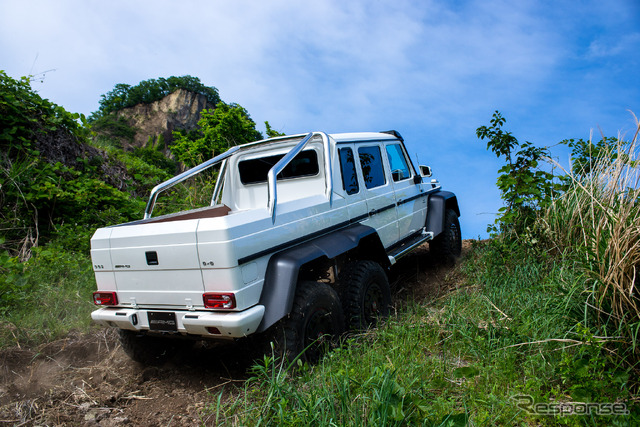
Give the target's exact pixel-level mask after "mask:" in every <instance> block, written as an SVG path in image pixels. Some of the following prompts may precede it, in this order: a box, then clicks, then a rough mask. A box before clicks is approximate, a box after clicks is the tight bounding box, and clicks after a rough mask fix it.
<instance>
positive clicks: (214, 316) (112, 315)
mask: <svg viewBox="0 0 640 427" xmlns="http://www.w3.org/2000/svg"><path fill="white" fill-rule="evenodd" d="M150 311H172V312H174V313H175V314H176V326H177V332H179V333H183V334H191V335H200V336H203V337H208V338H216V337H217V338H223V337H226V338H240V337H245V336H247V335H250V334H252V333H254V332H255V331H256V329H258V325H259V324H260V322H261V321H262V316H264V306H263V305H256V306H253V307H251V308H249V309H247V310H244V311H238V312H234V311H232V312H226V313H222V312H212V311H180V310H146V309H133V308H111V307H103V308H100V309H98V310H96V311H94V312H93V313H91V318H92V319H93V320H94V321H95V322H96V323H98V324H100V325H103V326H113V327H116V328H120V329H128V330H131V331H148V330H149V317H148V315H147V313H148V312H150ZM208 327H210V328H217V329H218V330H219V331H220V333H219V334H217V333H210V332H209V331H208V330H207V328H208Z"/></svg>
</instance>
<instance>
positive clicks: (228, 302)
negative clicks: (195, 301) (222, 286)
mask: <svg viewBox="0 0 640 427" xmlns="http://www.w3.org/2000/svg"><path fill="white" fill-rule="evenodd" d="M202 300H203V301H204V307H205V308H216V309H224V310H231V309H233V308H236V296H235V295H234V294H220V293H212V292H207V293H206V294H202Z"/></svg>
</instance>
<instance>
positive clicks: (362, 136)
mask: <svg viewBox="0 0 640 427" xmlns="http://www.w3.org/2000/svg"><path fill="white" fill-rule="evenodd" d="M329 136H331V138H333V139H334V140H335V141H336V142H348V141H380V140H394V139H397V138H396V137H395V136H393V135H390V134H388V133H381V132H350V133H332V134H330V135H329Z"/></svg>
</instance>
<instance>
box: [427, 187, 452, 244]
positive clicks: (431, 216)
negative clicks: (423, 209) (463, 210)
mask: <svg viewBox="0 0 640 427" xmlns="http://www.w3.org/2000/svg"><path fill="white" fill-rule="evenodd" d="M447 209H451V210H453V211H454V212H455V213H456V215H458V217H460V207H459V206H458V198H457V197H456V195H455V194H453V193H452V192H450V191H439V192H437V193H435V194H432V195H431V196H429V201H428V207H427V223H426V226H427V231H432V232H433V235H434V236H437V235H438V234H440V233H442V231H443V230H444V221H445V213H446V211H447Z"/></svg>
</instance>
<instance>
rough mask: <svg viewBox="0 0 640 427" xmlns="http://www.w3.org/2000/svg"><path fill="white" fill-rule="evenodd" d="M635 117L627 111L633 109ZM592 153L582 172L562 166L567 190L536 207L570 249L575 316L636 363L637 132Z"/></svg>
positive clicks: (639, 313) (639, 306)
mask: <svg viewBox="0 0 640 427" xmlns="http://www.w3.org/2000/svg"><path fill="white" fill-rule="evenodd" d="M634 117H635V116H634ZM636 123H637V126H638V127H637V130H636V132H635V134H634V135H633V138H632V139H631V140H630V141H624V140H623V139H622V138H621V137H620V138H618V141H617V146H616V147H614V148H613V149H611V150H607V151H605V152H604V154H603V155H601V156H599V157H597V158H595V159H593V162H592V164H591V165H590V168H591V170H590V171H589V172H588V173H582V171H579V170H578V171H567V181H568V188H567V190H566V191H565V192H564V193H563V194H562V195H561V196H560V197H558V198H556V199H555V200H554V201H553V203H552V204H551V206H550V207H549V208H548V210H546V212H543V214H542V216H541V221H542V222H543V223H544V225H545V226H546V229H547V231H548V237H549V238H550V240H551V242H552V244H553V245H554V246H555V247H556V248H557V249H558V250H559V251H561V252H562V253H564V254H571V256H572V257H574V259H575V260H576V262H577V266H578V269H579V270H580V273H581V274H582V275H583V277H584V279H583V280H580V281H577V282H575V286H573V287H572V289H571V290H570V293H569V295H570V298H571V299H572V300H574V301H576V300H579V301H580V302H581V306H582V307H581V308H582V310H581V317H582V319H580V321H582V322H584V324H585V325H586V326H589V327H596V328H597V330H598V333H599V334H601V335H602V337H601V338H600V339H601V340H604V341H606V343H607V348H608V349H609V351H611V352H613V353H614V354H615V355H617V356H618V360H619V361H622V362H624V363H625V364H627V365H628V366H630V367H634V368H635V369H636V370H640V367H639V365H638V363H640V342H639V339H640V292H639V291H638V286H639V285H640V279H639V278H638V277H639V276H640V186H639V184H640V160H638V154H639V152H638V145H637V143H638V132H639V131H640V123H638V120H637V118H636Z"/></svg>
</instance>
